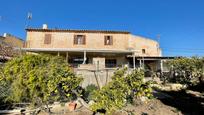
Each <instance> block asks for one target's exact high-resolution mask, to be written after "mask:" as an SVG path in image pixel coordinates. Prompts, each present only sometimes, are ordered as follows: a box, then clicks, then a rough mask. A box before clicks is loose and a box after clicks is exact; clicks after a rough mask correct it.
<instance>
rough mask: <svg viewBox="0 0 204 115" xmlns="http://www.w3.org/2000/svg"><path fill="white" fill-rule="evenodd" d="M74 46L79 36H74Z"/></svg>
mask: <svg viewBox="0 0 204 115" xmlns="http://www.w3.org/2000/svg"><path fill="white" fill-rule="evenodd" d="M74 44H77V35H74Z"/></svg>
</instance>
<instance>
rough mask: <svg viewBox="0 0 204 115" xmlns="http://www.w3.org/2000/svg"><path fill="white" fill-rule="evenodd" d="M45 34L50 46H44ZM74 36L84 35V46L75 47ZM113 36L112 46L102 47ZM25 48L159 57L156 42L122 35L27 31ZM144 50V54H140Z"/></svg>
mask: <svg viewBox="0 0 204 115" xmlns="http://www.w3.org/2000/svg"><path fill="white" fill-rule="evenodd" d="M45 34H52V38H51V44H44V36H45ZM74 35H86V44H85V45H75V44H74V43H73V42H74ZM106 35H110V36H113V45H104V36H106ZM27 48H84V49H86V48H88V49H96V50H97V49H109V50H111V49H113V50H115V49H117V50H127V51H128V50H134V51H135V56H161V50H160V49H159V44H158V42H156V41H154V40H151V39H147V38H144V37H140V36H134V35H131V34H124V33H110V34H109V33H80V32H44V31H28V32H27ZM142 49H145V52H146V53H145V54H143V53H142Z"/></svg>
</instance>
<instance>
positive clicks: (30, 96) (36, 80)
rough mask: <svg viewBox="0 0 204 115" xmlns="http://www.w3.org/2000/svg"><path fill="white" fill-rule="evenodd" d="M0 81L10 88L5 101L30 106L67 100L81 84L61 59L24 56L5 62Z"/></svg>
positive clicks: (46, 56) (80, 79) (79, 79)
mask: <svg viewBox="0 0 204 115" xmlns="http://www.w3.org/2000/svg"><path fill="white" fill-rule="evenodd" d="M0 79H1V80H0V81H1V82H4V83H6V85H7V86H10V87H9V88H10V89H11V91H10V93H9V96H8V97H7V98H6V100H10V101H13V102H29V103H32V104H33V105H34V106H42V105H48V104H49V102H50V101H54V100H60V99H62V97H66V98H68V97H70V96H71V94H72V93H71V92H72V90H73V89H75V88H77V86H78V85H79V84H80V82H81V81H82V78H79V77H76V76H75V74H74V73H73V72H72V71H71V70H70V68H69V67H68V64H67V63H66V61H65V60H64V59H63V58H61V57H53V56H50V55H24V56H21V57H17V58H13V59H12V60H10V61H8V62H7V63H6V64H5V65H4V67H3V69H2V74H0Z"/></svg>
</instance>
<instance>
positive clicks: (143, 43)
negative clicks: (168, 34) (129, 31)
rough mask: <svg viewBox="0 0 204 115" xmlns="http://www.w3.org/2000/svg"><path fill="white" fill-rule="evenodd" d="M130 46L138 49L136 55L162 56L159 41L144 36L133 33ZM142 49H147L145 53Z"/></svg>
mask: <svg viewBox="0 0 204 115" xmlns="http://www.w3.org/2000/svg"><path fill="white" fill-rule="evenodd" d="M129 47H130V48H132V49H135V50H136V52H135V55H136V56H161V50H160V49H159V44H158V42H156V41H154V40H151V39H147V38H144V37H140V36H134V35H132V37H131V38H130V39H129ZM142 49H145V52H146V53H145V54H143V53H142Z"/></svg>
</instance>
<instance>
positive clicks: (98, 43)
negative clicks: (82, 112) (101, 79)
mask: <svg viewBox="0 0 204 115" xmlns="http://www.w3.org/2000/svg"><path fill="white" fill-rule="evenodd" d="M26 31H27V38H26V47H25V48H24V50H26V51H27V52H31V53H47V54H52V55H58V56H63V57H64V58H65V59H66V60H67V62H68V63H69V64H70V66H72V67H73V68H74V70H75V71H76V72H77V73H78V74H83V75H85V74H87V76H91V75H90V74H92V73H87V71H92V72H93V71H101V72H99V73H100V74H103V75H102V76H110V74H109V73H108V72H107V71H109V70H111V69H115V68H118V67H128V68H137V67H143V68H147V69H149V70H151V71H158V70H162V69H163V68H162V67H163V65H162V60H163V59H166V58H165V57H162V51H161V49H160V48H159V43H158V42H157V41H155V40H152V39H148V38H145V37H141V36H136V35H133V34H131V33H130V32H126V31H104V30H71V29H50V28H48V26H47V25H46V24H44V25H43V28H28V29H26ZM83 70H84V71H83ZM107 74H109V75H107ZM91 79H92V78H90V79H89V80H91ZM89 80H88V81H89Z"/></svg>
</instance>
